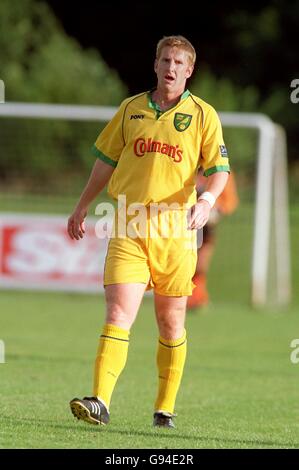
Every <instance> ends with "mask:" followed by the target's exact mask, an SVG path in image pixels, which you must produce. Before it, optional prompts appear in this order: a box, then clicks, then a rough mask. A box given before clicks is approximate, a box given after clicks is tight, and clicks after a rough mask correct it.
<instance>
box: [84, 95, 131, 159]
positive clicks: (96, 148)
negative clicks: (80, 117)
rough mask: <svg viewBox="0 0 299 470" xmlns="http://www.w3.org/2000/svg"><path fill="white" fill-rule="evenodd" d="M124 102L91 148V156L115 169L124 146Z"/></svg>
mask: <svg viewBox="0 0 299 470" xmlns="http://www.w3.org/2000/svg"><path fill="white" fill-rule="evenodd" d="M125 109H126V100H125V101H123V102H122V104H121V105H120V107H119V109H118V111H117V112H116V114H115V115H114V116H113V118H112V119H111V121H109V123H108V124H107V125H106V126H105V127H104V129H103V130H102V132H101V133H100V135H99V136H98V138H97V140H96V142H95V143H94V145H93V147H92V152H93V154H94V155H95V156H96V157H98V158H100V159H101V160H103V161H104V162H105V163H108V164H109V165H111V166H113V167H116V165H117V162H118V160H119V157H120V155H121V153H122V150H123V148H124V146H125V141H124V136H123V118H124V112H125Z"/></svg>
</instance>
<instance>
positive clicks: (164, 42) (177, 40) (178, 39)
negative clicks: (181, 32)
mask: <svg viewBox="0 0 299 470" xmlns="http://www.w3.org/2000/svg"><path fill="white" fill-rule="evenodd" d="M166 46H170V47H178V48H180V49H183V50H184V51H186V52H187V53H188V56H189V60H190V64H191V65H194V64H195V60H196V52H195V49H194V47H193V46H192V44H191V42H190V41H188V39H186V38H185V37H184V36H164V37H163V38H162V39H160V41H159V42H158V44H157V51H156V58H157V59H159V57H160V55H161V51H162V49H163V48H164V47H166Z"/></svg>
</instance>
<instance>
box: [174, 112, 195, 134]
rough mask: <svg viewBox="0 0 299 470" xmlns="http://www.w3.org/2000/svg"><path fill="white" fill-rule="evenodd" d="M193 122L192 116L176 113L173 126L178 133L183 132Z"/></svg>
mask: <svg viewBox="0 0 299 470" xmlns="http://www.w3.org/2000/svg"><path fill="white" fill-rule="evenodd" d="M191 120H192V115H191V114H183V113H175V115H174V120H173V124H174V127H175V128H176V130H177V131H179V132H183V131H185V130H186V129H187V128H188V127H189V126H190V123H191Z"/></svg>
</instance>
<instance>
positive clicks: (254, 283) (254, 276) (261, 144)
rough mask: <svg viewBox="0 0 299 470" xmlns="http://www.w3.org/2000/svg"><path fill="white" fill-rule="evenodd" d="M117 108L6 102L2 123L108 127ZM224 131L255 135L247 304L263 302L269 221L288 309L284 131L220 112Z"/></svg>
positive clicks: (279, 290) (266, 121)
mask: <svg viewBox="0 0 299 470" xmlns="http://www.w3.org/2000/svg"><path fill="white" fill-rule="evenodd" d="M116 110H117V108H116V107H109V106H105V107H102V106H83V105H55V104H42V103H40V104H33V103H13V102H11V103H10V102H6V103H5V104H1V105H0V118H2V117H3V118H20V119H22V118H24V119H26V118H29V119H50V120H51V119H53V120H68V121H87V122H92V121H96V122H102V123H104V122H107V121H108V120H110V119H111V118H112V117H113V116H114V114H115V112H116ZM219 117H220V120H221V122H222V125H223V126H224V128H225V127H232V128H250V129H255V130H257V131H258V148H257V162H256V176H255V208H254V210H255V215H254V223H253V225H254V227H253V234H252V237H253V243H252V253H251V294H250V297H251V302H252V305H254V306H261V305H265V304H266V303H267V285H268V280H269V257H270V237H271V235H272V234H271V221H272V218H273V220H274V227H275V238H274V245H275V258H276V268H275V269H276V272H275V281H276V294H277V295H276V297H277V298H276V302H277V303H278V304H280V305H287V304H288V303H289V301H290V298H291V266H290V241H289V216H288V178H287V149H286V138H285V131H284V129H283V128H282V127H281V126H278V125H277V124H275V123H274V122H273V121H272V120H271V119H270V118H269V117H268V116H266V115H263V114H260V113H235V112H232V113H231V112H220V113H219Z"/></svg>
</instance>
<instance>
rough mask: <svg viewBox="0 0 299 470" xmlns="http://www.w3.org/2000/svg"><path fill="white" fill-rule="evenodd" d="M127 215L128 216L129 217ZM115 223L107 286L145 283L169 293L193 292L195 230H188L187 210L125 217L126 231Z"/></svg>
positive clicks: (163, 292) (149, 287) (181, 294)
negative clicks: (140, 216)
mask: <svg viewBox="0 0 299 470" xmlns="http://www.w3.org/2000/svg"><path fill="white" fill-rule="evenodd" d="M126 217H127V216H126ZM119 220H120V217H118V220H117V221H116V223H115V224H114V236H113V237H112V238H111V239H110V241H109V245H108V251H107V255H106V260H105V269H104V286H106V285H109V284H119V283H145V284H147V290H149V289H152V288H153V289H154V291H155V292H156V293H157V294H160V295H166V296H185V295H192V289H193V287H194V284H193V282H192V277H193V275H194V272H195V268H196V261H197V246H196V230H187V215H186V211H183V210H181V211H167V212H166V213H165V212H162V213H159V214H157V215H154V216H153V215H152V214H150V213H149V210H147V215H146V217H145V220H143V221H142V223H139V222H140V218H139V221H137V220H136V217H135V218H134V217H129V221H128V218H127V219H126V227H127V228H126V230H125V231H124V229H123V228H122V229H121V231H120V232H121V235H120V233H119V231H118V228H119V225H120V222H119Z"/></svg>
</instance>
